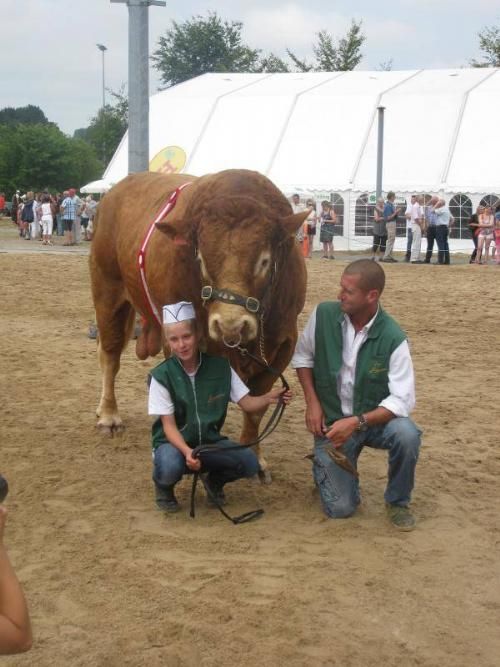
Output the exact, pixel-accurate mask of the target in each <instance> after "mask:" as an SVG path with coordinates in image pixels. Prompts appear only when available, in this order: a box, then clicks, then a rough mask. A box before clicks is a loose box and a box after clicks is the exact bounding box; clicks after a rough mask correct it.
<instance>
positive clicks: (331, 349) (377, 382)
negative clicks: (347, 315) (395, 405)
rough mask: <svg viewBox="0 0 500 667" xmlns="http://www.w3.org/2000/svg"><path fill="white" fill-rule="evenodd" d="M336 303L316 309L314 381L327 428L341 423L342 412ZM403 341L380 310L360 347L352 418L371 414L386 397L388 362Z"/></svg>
mask: <svg viewBox="0 0 500 667" xmlns="http://www.w3.org/2000/svg"><path fill="white" fill-rule="evenodd" d="M343 321H344V313H343V312H342V310H341V308H340V302H338V301H325V302H324V303H320V304H319V306H318V308H317V309H316V330H315V353H314V368H313V378H314V386H315V389H316V393H317V395H318V398H319V400H320V402H321V407H322V408H323V412H324V413H325V419H326V423H327V424H331V423H333V422H334V421H335V420H336V419H341V418H342V417H344V416H347V415H343V414H342V408H341V404H340V397H339V395H338V389H337V378H338V375H339V373H340V370H341V368H342V348H343V341H342V322H343ZM404 340H406V334H405V333H404V332H403V331H402V330H401V328H400V327H399V325H398V323H397V322H396V321H395V320H393V318H392V317H391V316H390V315H388V314H387V313H386V312H385V311H384V310H383V309H382V308H381V307H380V306H379V309H378V314H377V316H376V318H375V322H374V323H373V324H372V326H371V327H370V329H369V331H368V336H367V338H366V340H365V342H364V343H363V344H362V345H361V347H360V349H359V352H358V356H357V360H356V375H355V379H354V395H353V411H354V414H355V415H360V414H362V413H364V412H369V411H370V410H374V409H375V408H376V407H378V405H379V404H380V403H381V401H383V400H384V398H387V396H389V393H390V391H389V360H390V358H391V354H392V353H393V352H394V350H395V349H396V348H397V347H398V346H399V345H400V344H401V343H402V342H403V341H404Z"/></svg>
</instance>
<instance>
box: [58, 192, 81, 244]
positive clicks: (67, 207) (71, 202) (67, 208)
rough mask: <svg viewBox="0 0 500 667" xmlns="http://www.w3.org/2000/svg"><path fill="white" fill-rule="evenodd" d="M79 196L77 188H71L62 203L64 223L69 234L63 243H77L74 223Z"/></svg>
mask: <svg viewBox="0 0 500 667" xmlns="http://www.w3.org/2000/svg"><path fill="white" fill-rule="evenodd" d="M78 201H79V200H78V197H77V196H76V190H75V189H74V188H70V189H69V190H68V196H67V197H65V198H64V199H63V201H62V203H61V211H62V218H63V224H64V231H65V232H67V234H68V240H67V241H65V242H64V243H63V245H75V242H74V240H73V239H74V236H73V231H74V225H75V220H76V212H77V208H78V206H79V204H78Z"/></svg>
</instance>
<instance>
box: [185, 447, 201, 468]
mask: <svg viewBox="0 0 500 667" xmlns="http://www.w3.org/2000/svg"><path fill="white" fill-rule="evenodd" d="M186 465H187V467H188V468H189V470H193V471H194V472H198V471H199V470H200V469H201V461H200V459H195V458H194V457H193V452H192V450H189V451H188V452H186Z"/></svg>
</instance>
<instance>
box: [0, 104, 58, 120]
mask: <svg viewBox="0 0 500 667" xmlns="http://www.w3.org/2000/svg"><path fill="white" fill-rule="evenodd" d="M48 122H49V121H48V120H47V117H46V116H45V114H44V113H43V111H42V110H41V109H40V107H36V106H34V105H33V104H28V106H25V107H17V108H16V109H14V108H13V107H5V108H4V109H1V110H0V124H7V125H17V124H18V123H41V124H43V125H47V124H48Z"/></svg>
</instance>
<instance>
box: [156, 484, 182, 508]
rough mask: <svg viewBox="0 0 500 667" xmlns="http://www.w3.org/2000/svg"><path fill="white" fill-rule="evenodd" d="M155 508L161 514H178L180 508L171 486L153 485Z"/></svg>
mask: <svg viewBox="0 0 500 667" xmlns="http://www.w3.org/2000/svg"><path fill="white" fill-rule="evenodd" d="M155 493H156V498H155V499H156V507H157V508H158V509H159V510H162V511H163V512H178V511H179V510H180V508H181V506H180V505H179V503H178V502H177V498H176V497H175V494H174V487H173V486H163V487H161V486H158V484H155Z"/></svg>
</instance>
